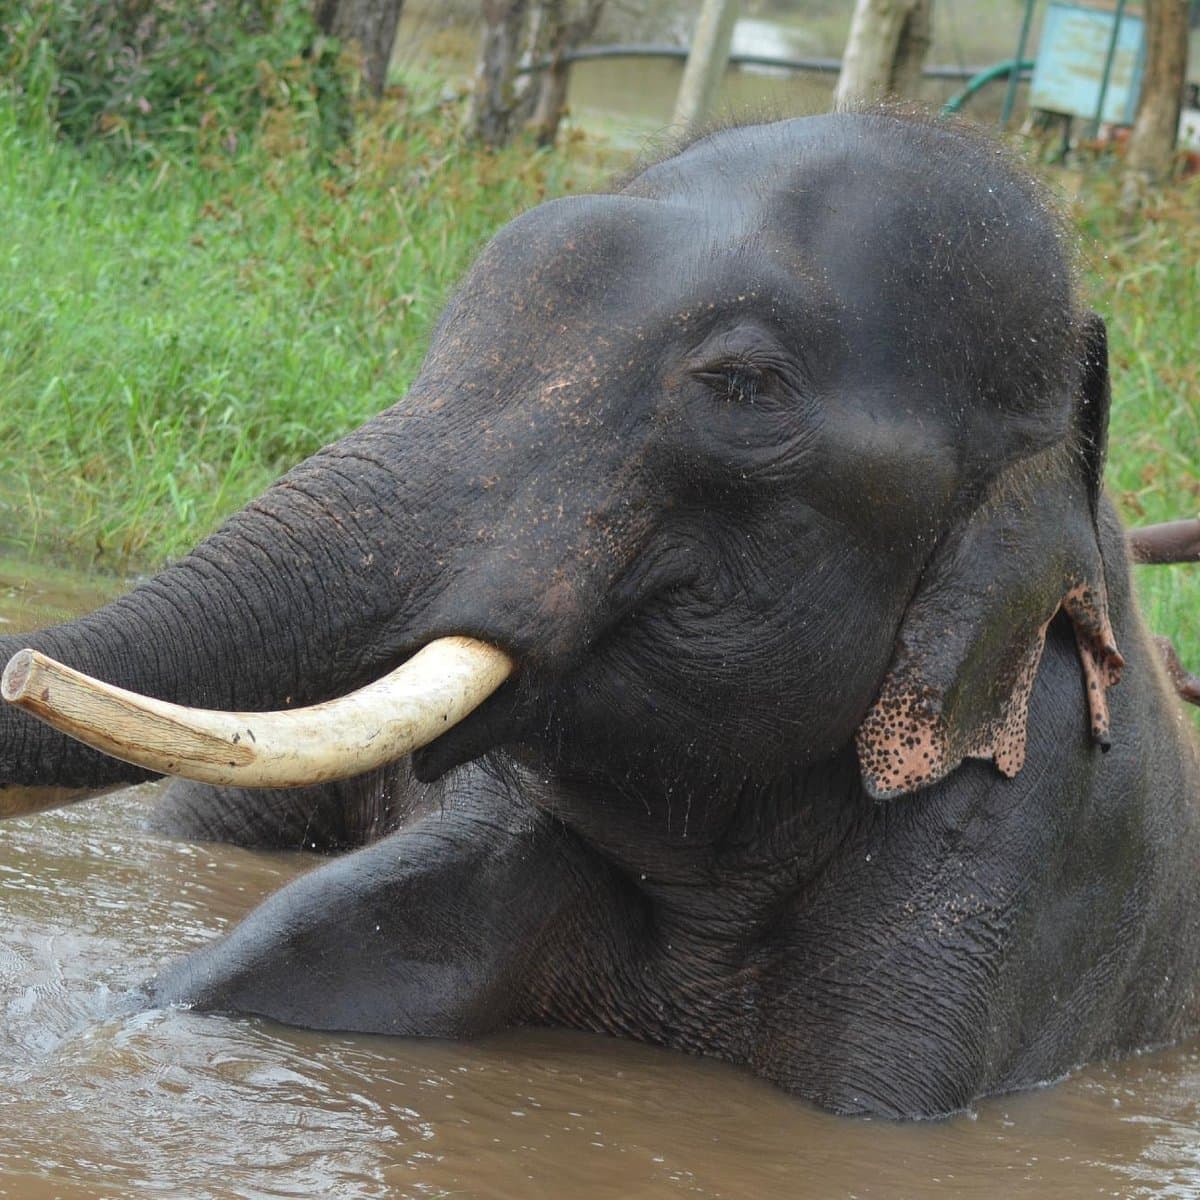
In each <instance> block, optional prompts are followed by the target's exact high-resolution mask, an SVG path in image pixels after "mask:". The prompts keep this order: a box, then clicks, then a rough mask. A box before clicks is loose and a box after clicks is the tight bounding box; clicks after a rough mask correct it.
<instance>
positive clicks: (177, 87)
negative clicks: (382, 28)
mask: <svg viewBox="0 0 1200 1200" xmlns="http://www.w3.org/2000/svg"><path fill="white" fill-rule="evenodd" d="M0 87H2V88H4V90H6V91H8V93H9V94H10V96H11V97H12V98H13V100H14V101H15V102H16V104H17V107H18V109H19V111H20V112H21V113H22V115H23V117H24V118H25V119H26V120H29V121H33V122H36V123H39V124H49V125H50V126H52V127H54V128H56V129H57V130H58V132H59V133H60V134H61V135H62V136H63V137H65V138H67V139H69V140H71V141H72V142H75V143H77V144H85V143H96V142H99V143H101V144H103V145H106V146H108V147H109V148H110V149H111V150H112V152H113V153H114V154H116V155H117V156H119V157H134V158H142V159H150V160H153V159H157V158H160V157H163V156H164V155H166V156H195V155H202V154H211V153H223V154H226V155H231V154H234V153H236V151H237V149H238V147H239V146H240V145H241V144H242V143H243V142H244V141H245V139H246V138H247V137H249V136H252V135H253V134H254V133H255V132H256V131H257V130H258V129H259V128H260V127H261V125H262V124H263V122H264V121H265V120H268V119H270V118H271V117H272V116H273V115H277V114H279V113H280V112H281V111H286V112H287V113H288V114H289V117H290V118H291V119H292V120H293V121H295V122H296V123H298V124H299V125H300V126H302V128H303V130H304V133H305V136H306V140H307V141H308V143H309V145H310V146H311V147H312V148H313V149H314V150H322V151H328V150H329V149H330V148H331V146H332V145H334V144H336V142H337V141H338V140H339V139H340V138H341V137H342V136H343V135H344V133H345V132H346V129H347V127H348V124H349V112H350V109H349V96H348V88H347V84H346V75H345V74H344V72H343V71H342V69H341V65H340V63H339V60H338V45H337V43H336V42H334V41H332V40H330V39H328V38H324V37H322V36H321V35H320V34H319V33H318V31H317V29H316V27H315V26H314V24H313V22H312V17H311V15H310V13H309V11H308V7H307V5H306V4H304V3H301V2H297V0H190V2H189V0H24V2H22V0H0Z"/></svg>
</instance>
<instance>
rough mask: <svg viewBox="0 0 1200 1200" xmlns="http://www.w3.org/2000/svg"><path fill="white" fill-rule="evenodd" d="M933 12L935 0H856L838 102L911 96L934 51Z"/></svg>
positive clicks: (850, 103)
mask: <svg viewBox="0 0 1200 1200" xmlns="http://www.w3.org/2000/svg"><path fill="white" fill-rule="evenodd" d="M931 13H932V0H857V3H856V4H855V6H854V18H853V20H852V21H851V23H850V36H849V37H848V38H847V40H846V49H845V52H844V54H843V55H842V70H841V74H839V75H838V81H837V87H836V89H835V90H834V94H833V98H834V106H835V107H836V108H853V107H855V106H856V105H859V104H864V103H870V102H871V101H873V100H878V99H880V98H882V97H883V96H889V95H893V94H898V95H911V94H912V93H913V92H914V91H915V90H916V86H917V83H918V82H919V80H920V77H921V68H922V66H923V65H924V62H925V55H926V53H927V52H928V50H929V44H930V41H931V33H930V22H931Z"/></svg>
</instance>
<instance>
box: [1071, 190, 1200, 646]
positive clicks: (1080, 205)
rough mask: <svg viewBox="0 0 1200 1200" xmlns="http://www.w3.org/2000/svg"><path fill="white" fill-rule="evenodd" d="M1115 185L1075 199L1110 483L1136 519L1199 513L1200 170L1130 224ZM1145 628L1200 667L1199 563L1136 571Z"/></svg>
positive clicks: (1141, 521)
mask: <svg viewBox="0 0 1200 1200" xmlns="http://www.w3.org/2000/svg"><path fill="white" fill-rule="evenodd" d="M1117 191H1118V186H1117V183H1116V181H1115V180H1114V179H1113V178H1112V177H1111V176H1108V175H1105V174H1097V175H1095V176H1093V177H1090V178H1087V179H1085V181H1084V186H1083V188H1082V190H1081V193H1080V197H1079V199H1078V200H1077V202H1076V207H1077V218H1078V219H1077V224H1078V226H1079V228H1080V231H1081V234H1082V244H1083V249H1084V257H1085V262H1086V264H1087V291H1088V298H1089V300H1090V302H1091V303H1092V305H1093V307H1095V308H1096V309H1097V310H1098V311H1099V312H1100V313H1101V314H1102V315H1103V316H1104V318H1105V319H1106V321H1107V322H1108V331H1109V358H1110V367H1111V372H1112V385H1113V408H1112V424H1111V428H1110V433H1109V442H1110V445H1109V467H1108V486H1109V488H1110V490H1111V491H1112V493H1113V494H1114V495H1115V497H1116V498H1117V501H1118V503H1119V505H1120V507H1121V509H1122V512H1123V514H1124V516H1125V517H1126V519H1127V520H1128V521H1129V522H1130V523H1131V524H1146V523H1150V522H1153V521H1169V520H1173V519H1176V518H1179V517H1194V516H1197V515H1200V354H1198V353H1197V349H1196V348H1197V347H1198V346H1200V222H1197V220H1196V213H1197V211H1200V178H1196V179H1192V180H1190V181H1188V182H1187V183H1185V184H1182V185H1179V186H1177V187H1175V188H1173V189H1170V190H1168V191H1166V192H1165V193H1163V194H1162V195H1160V196H1158V197H1156V198H1155V199H1154V200H1153V201H1152V202H1151V203H1150V204H1149V205H1148V206H1147V208H1146V209H1145V210H1144V212H1143V213H1142V214H1140V216H1139V219H1138V220H1137V222H1136V224H1135V225H1133V226H1132V227H1131V226H1130V225H1129V224H1128V223H1127V222H1126V221H1125V220H1124V219H1123V218H1122V216H1121V215H1120V212H1119V209H1118V205H1117V203H1116V200H1117ZM1136 577H1137V580H1138V584H1139V591H1140V593H1141V597H1142V603H1143V607H1144V608H1145V611H1146V617H1147V620H1148V621H1149V624H1150V627H1151V628H1152V629H1153V630H1155V631H1156V632H1158V633H1163V634H1166V635H1167V636H1168V637H1170V638H1171V639H1172V641H1173V642H1174V643H1175V645H1176V647H1177V649H1178V650H1179V653H1180V655H1181V657H1182V658H1183V660H1184V662H1185V663H1187V664H1188V665H1189V666H1190V667H1191V668H1192V669H1193V670H1200V564H1187V565H1180V566H1171V567H1140V568H1138V569H1137V571H1136Z"/></svg>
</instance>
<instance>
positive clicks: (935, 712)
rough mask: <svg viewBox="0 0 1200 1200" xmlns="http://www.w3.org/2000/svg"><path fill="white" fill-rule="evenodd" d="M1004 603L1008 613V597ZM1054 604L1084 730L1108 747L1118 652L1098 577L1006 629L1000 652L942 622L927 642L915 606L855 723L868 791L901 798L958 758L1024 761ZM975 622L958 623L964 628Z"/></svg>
mask: <svg viewBox="0 0 1200 1200" xmlns="http://www.w3.org/2000/svg"><path fill="white" fill-rule="evenodd" d="M943 598H944V597H943ZM939 607H940V606H939ZM1004 608H1008V610H1009V615H1011V601H1010V604H1009V605H1006V606H1004ZM1060 609H1061V610H1062V611H1063V612H1065V613H1066V614H1067V616H1069V617H1070V619H1071V621H1072V624H1073V625H1074V629H1075V642H1076V646H1077V648H1078V651H1079V658H1080V664H1081V666H1082V673H1083V684H1084V688H1085V694H1086V700H1087V705H1088V713H1089V720H1090V726H1091V733H1092V737H1093V739H1094V740H1095V741H1096V742H1097V744H1098V745H1099V746H1101V748H1102V749H1105V750H1107V749H1108V746H1109V736H1110V730H1109V715H1108V699H1107V692H1108V689H1109V688H1110V687H1112V686H1113V685H1114V684H1115V683H1117V682H1118V680H1119V679H1120V676H1121V668H1122V667H1123V666H1124V660H1123V659H1122V657H1121V654H1120V652H1119V651H1118V649H1117V646H1116V642H1115V640H1114V638H1113V634H1112V627H1111V625H1110V623H1109V620H1108V610H1107V603H1106V600H1105V590H1104V585H1103V583H1102V582H1098V583H1097V584H1096V585H1089V584H1086V583H1083V584H1076V585H1074V586H1072V587H1070V588H1068V589H1067V590H1065V592H1064V593H1063V594H1062V597H1061V599H1060V601H1059V602H1058V604H1056V605H1054V607H1053V610H1052V612H1051V613H1050V616H1049V617H1047V618H1046V619H1044V620H1041V621H1040V622H1038V623H1037V624H1036V626H1035V627H1034V628H1033V630H1032V632H1031V633H1029V635H1028V637H1026V636H1025V635H1026V633H1028V630H1027V629H1023V630H1021V631H1020V632H1016V631H1014V636H1011V637H1009V638H1007V645H1006V646H1003V648H1001V646H1000V645H999V644H998V645H997V646H996V650H998V651H999V653H998V655H995V652H993V654H994V656H989V655H987V654H983V655H982V656H980V658H978V659H976V658H975V656H974V655H973V654H972V653H971V652H972V651H974V650H977V649H981V648H982V647H981V646H980V644H979V641H978V640H976V639H973V638H971V637H969V636H968V637H962V636H961V635H960V636H959V637H955V636H954V635H953V633H952V632H951V630H950V627H948V626H942V632H943V635H944V640H943V641H942V643H941V644H939V645H930V643H929V641H928V638H927V635H928V634H929V633H932V632H934V631H933V630H932V629H930V630H921V629H918V628H917V624H918V623H919V622H920V619H921V616H922V614H920V613H917V614H911V613H910V616H909V618H908V619H906V622H905V625H906V627H907V639H906V640H904V641H903V642H902V644H901V647H900V650H899V653H898V655H897V659H896V661H895V662H894V664H893V667H892V670H891V671H890V672H889V673H888V676H887V678H886V679H885V681H884V685H883V688H882V690H881V691H880V694H879V698H878V699H877V700H876V701H875V703H874V704H873V705H872V707H871V709H870V711H869V712H868V713H867V716H866V718H865V719H864V720H863V723H862V725H861V726H860V727H859V730H858V736H857V746H858V756H859V763H860V766H861V769H862V774H863V780H864V782H865V784H866V786H867V790H868V791H869V792H870V793H871V794H872V795H873V796H875V797H876V798H878V799H889V798H892V797H895V796H901V795H904V794H905V793H907V792H912V791H915V790H917V789H918V788H922V787H926V786H928V785H929V784H931V783H936V782H937V781H938V780H939V779H942V778H944V777H945V776H946V775H948V774H949V773H950V772H951V771H953V770H954V768H955V767H957V766H958V765H959V763H961V762H962V760H963V759H964V758H982V759H992V760H993V761H994V762H995V764H996V767H997V769H998V770H999V771H1000V773H1001V774H1002V775H1004V776H1006V777H1008V778H1010V779H1011V778H1012V777H1013V776H1014V775H1016V773H1017V772H1018V771H1019V770H1020V769H1021V767H1022V766H1023V765H1024V763H1025V743H1026V737H1027V729H1028V722H1029V698H1030V695H1031V694H1032V692H1033V684H1034V680H1035V679H1036V677H1037V670H1038V665H1039V664H1040V662H1041V659H1042V652H1043V650H1044V649H1045V644H1046V630H1047V629H1048V628H1049V626H1050V621H1051V620H1052V619H1053V617H1054V616H1055V615H1057V613H1058V611H1059V610H1060ZM1003 611H1004V609H1003V608H1002V610H1001V615H1003ZM1032 619H1034V620H1036V618H1032ZM934 620H935V621H936V620H937V618H934ZM1028 622H1029V618H1027V619H1026V620H1025V621H1023V622H1022V623H1021V624H1022V625H1023V626H1027V625H1028ZM976 624H977V622H973V621H970V620H968V621H964V622H963V623H962V628H963V631H964V632H970V631H971V630H972V627H973V626H975V625H976ZM973 632H975V633H979V630H978V629H977V628H976V629H974V630H973ZM985 640H987V639H985ZM1022 642H1024V645H1022V644H1021V643H1022ZM922 647H924V649H925V650H926V651H927V653H924V654H923V653H922Z"/></svg>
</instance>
